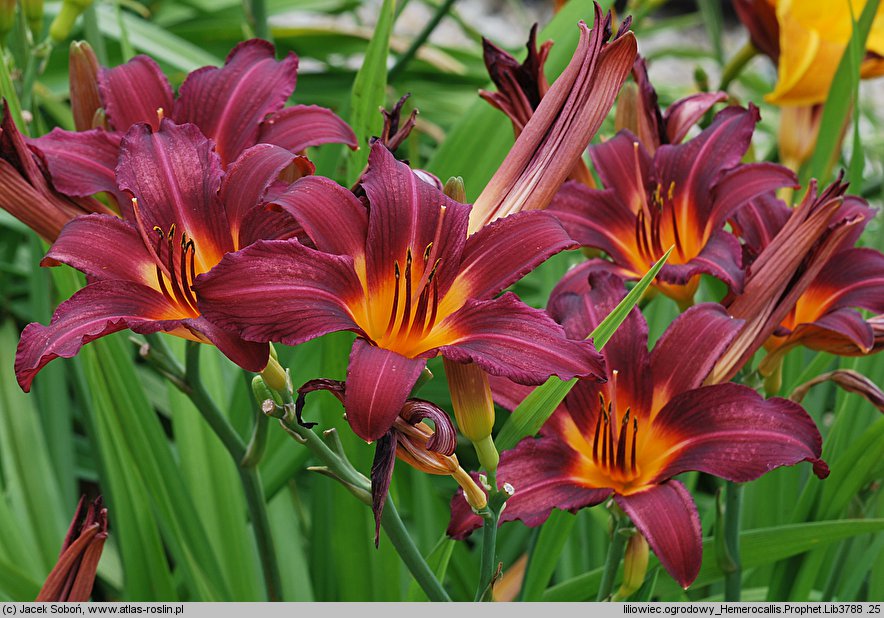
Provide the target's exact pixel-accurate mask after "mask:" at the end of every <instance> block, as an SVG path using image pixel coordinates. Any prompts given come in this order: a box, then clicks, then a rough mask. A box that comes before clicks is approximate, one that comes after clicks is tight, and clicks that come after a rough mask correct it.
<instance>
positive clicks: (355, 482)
mask: <svg viewBox="0 0 884 618" xmlns="http://www.w3.org/2000/svg"><path fill="white" fill-rule="evenodd" d="M283 397H284V398H285V399H286V400H287V401H286V405H285V406H284V408H283V410H284V412H282V413H279V411H278V409H270V410H267V409H266V408H265V410H264V411H265V413H267V414H269V415H271V416H274V417H275V418H279V423H280V425H282V427H283V429H285V431H286V432H287V433H288V434H289V435H290V436H292V438H294V439H295V440H296V441H298V442H300V443H301V444H303V445H305V446H306V447H307V448H309V449H310V450H311V451H312V452H313V454H314V455H316V457H317V458H319V460H320V461H321V462H322V463H323V464H324V465H325V468H324V469H322V470H319V471H321V472H323V473H325V474H327V475H328V476H331V477H333V478H335V479H337V480H338V481H340V482H341V483H343V484H344V486H345V487H347V488H348V489H349V490H350V493H352V494H353V495H354V496H356V497H358V498H359V499H360V501H361V502H363V503H364V504H366V505H371V482H370V481H369V480H368V479H367V478H365V476H363V475H362V474H361V473H360V472H359V471H357V470H356V469H355V468H354V467H353V465H352V464H351V463H350V461H349V460H348V459H346V456H345V454H344V452H343V450H342V449H341V448H340V447H339V444H340V443H339V442H338V440H337V438H336V435H335V433H334V430H329V431H328V432H326V434H327V436H328V438H329V440H330V442H331V443H332V445H333V446H335V449H334V450H332V448H329V445H328V444H326V443H325V442H324V441H323V440H322V439H321V438H320V437H319V436H318V435H316V433H315V432H313V431H312V430H310V429H308V428H306V427H302V426H301V425H299V424H298V421H297V419H296V417H295V412H294V405H293V404H292V402H291V394H290V393H283ZM336 451H337V452H336ZM381 526H382V527H383V529H384V532H386V533H387V537H388V538H389V539H390V542H391V543H392V544H393V547H394V548H395V549H396V552H397V553H398V554H399V557H400V558H402V561H403V562H404V563H405V566H406V567H408V570H409V571H410V572H411V575H412V576H413V577H414V579H415V581H417V583H418V584H419V585H420V587H421V588H422V589H423V591H424V593H426V595H427V598H428V599H430V600H431V601H451V597H449V596H448V593H447V592H446V591H445V589H444V588H443V587H442V584H441V583H440V582H439V580H438V578H437V577H436V574H435V573H433V570H432V569H431V568H430V566H429V565H428V564H427V562H426V560H424V557H423V556H422V555H421V553H420V550H418V548H417V546H416V545H415V544H414V541H413V540H412V538H411V536H410V535H409V534H408V530H407V529H406V528H405V524H403V523H402V519H401V518H400V517H399V512H398V511H397V510H396V505H395V504H394V503H393V500H392V498H390V497H389V496H388V497H387V502H386V504H385V505H384V514H383V517H382V518H381Z"/></svg>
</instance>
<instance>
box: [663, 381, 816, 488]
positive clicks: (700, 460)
mask: <svg viewBox="0 0 884 618" xmlns="http://www.w3.org/2000/svg"><path fill="white" fill-rule="evenodd" d="M654 424H655V430H656V429H657V428H658V427H659V429H660V431H662V432H664V433H665V435H667V436H668V437H669V438H670V439H671V440H672V445H671V446H670V448H669V450H668V452H667V453H666V454H665V456H669V457H672V460H671V461H670V462H669V463H668V464H667V465H666V466H665V467H664V468H663V469H662V470H661V472H660V474H659V480H664V479H667V478H670V477H672V476H675V475H676V474H680V473H682V472H686V471H688V470H697V471H700V472H707V473H709V474H714V475H715V476H719V477H721V478H725V479H728V480H730V481H734V482H738V483H743V482H747V481H752V480H755V479H757V478H758V477H760V476H762V475H763V474H765V473H767V472H769V471H771V470H773V469H774V468H779V467H781V466H791V465H794V464H797V463H799V462H802V461H808V462H810V463H812V464H813V468H814V472H815V473H816V474H817V476H819V477H820V478H825V476H826V475H828V467H827V466H826V464H825V463H824V462H823V461H822V460H820V452H821V448H822V438H821V437H820V433H819V430H818V429H817V428H816V425H815V424H814V422H813V420H812V419H811V418H810V417H809V416H808V415H807V413H806V412H805V411H804V409H803V408H802V407H801V406H799V405H798V404H797V403H795V402H792V401H788V400H787V399H780V398H779V397H775V398H773V399H763V398H762V397H761V395H759V394H758V393H756V392H755V391H754V390H752V389H751V388H749V387H746V386H742V385H740V384H732V383H728V384H716V385H713V386H704V387H702V388H698V389H695V390H692V391H687V392H685V393H682V394H680V395H678V396H676V397H675V398H674V399H672V400H671V401H670V402H669V403H667V404H666V406H665V407H664V408H663V409H662V410H661V411H660V413H659V414H658V415H657V417H656V418H655V419H654ZM673 455H674V457H673Z"/></svg>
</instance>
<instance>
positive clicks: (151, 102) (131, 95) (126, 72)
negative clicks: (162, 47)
mask: <svg viewBox="0 0 884 618" xmlns="http://www.w3.org/2000/svg"><path fill="white" fill-rule="evenodd" d="M98 88H99V92H100V93H101V100H102V102H103V103H104V110H105V112H106V114H107V119H108V120H109V121H110V124H111V126H113V128H115V129H116V130H117V131H121V132H123V133H125V132H126V131H127V130H128V129H129V127H131V126H132V125H133V124H135V123H138V122H147V123H150V125H151V126H152V127H153V130H154V131H156V130H157V129H158V128H159V126H160V118H161V115H160V114H161V112H160V111H159V110H163V112H165V113H166V114H171V113H172V101H173V98H172V87H171V86H170V85H169V80H168V79H166V76H165V75H164V74H163V72H162V71H161V70H160V67H159V65H158V64H157V63H156V62H155V61H154V60H153V59H152V58H148V57H147V56H135V57H134V58H132V59H131V60H130V61H129V62H127V63H126V64H123V65H120V66H118V67H114V68H112V69H101V71H100V72H99V74H98Z"/></svg>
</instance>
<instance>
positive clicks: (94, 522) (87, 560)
mask: <svg viewBox="0 0 884 618" xmlns="http://www.w3.org/2000/svg"><path fill="white" fill-rule="evenodd" d="M84 506H85V496H84V497H82V498H80V502H79V503H78V504H77V510H76V512H75V513H74V518H73V520H72V521H71V526H70V528H69V529H68V533H67V536H66V537H65V539H64V543H63V544H62V546H61V553H60V554H59V556H58V562H57V563H56V564H55V566H54V567H52V571H50V572H49V575H48V577H47V578H46V581H45V583H44V584H43V587H42V588H41V589H40V593H39V594H38V595H37V598H36V599H35V600H36V601H37V602H38V603H39V602H55V603H58V602H65V601H70V602H83V601H88V600H89V596H90V595H91V594H92V585H93V584H94V583H95V573H96V572H97V570H98V561H99V560H100V559H101V551H102V549H104V542H105V541H106V540H107V509H106V508H104V504H103V502H102V500H101V496H99V497H98V498H96V499H95V501H94V502H92V503H91V504H90V505H89V508H88V509H87V510H86V514H85V515H83V507H84ZM81 517H82V520H81Z"/></svg>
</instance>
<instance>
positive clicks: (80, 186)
mask: <svg viewBox="0 0 884 618" xmlns="http://www.w3.org/2000/svg"><path fill="white" fill-rule="evenodd" d="M28 144H29V145H30V146H32V147H34V148H36V150H37V151H38V153H39V154H40V155H42V157H43V160H44V161H45V162H46V167H47V168H48V169H49V175H50V176H51V177H52V185H53V186H54V187H55V188H56V189H57V190H58V191H59V192H61V193H64V194H65V195H74V196H77V197H86V196H90V195H94V194H96V193H102V192H106V193H110V194H111V195H113V196H114V198H115V199H116V200H117V202H118V203H119V205H120V208H121V210H122V211H123V212H126V209H127V208H129V200H128V199H127V198H125V197H121V196H122V194H121V193H120V191H119V190H118V189H117V182H116V177H115V175H114V168H116V165H117V158H118V156H119V154H120V136H119V134H116V133H111V132H109V131H105V130H104V129H92V130H91V131H81V132H73V131H63V130H62V129H59V128H55V129H53V130H52V131H51V132H50V133H48V134H46V135H43V136H42V137H38V138H36V139H30V140H28Z"/></svg>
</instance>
